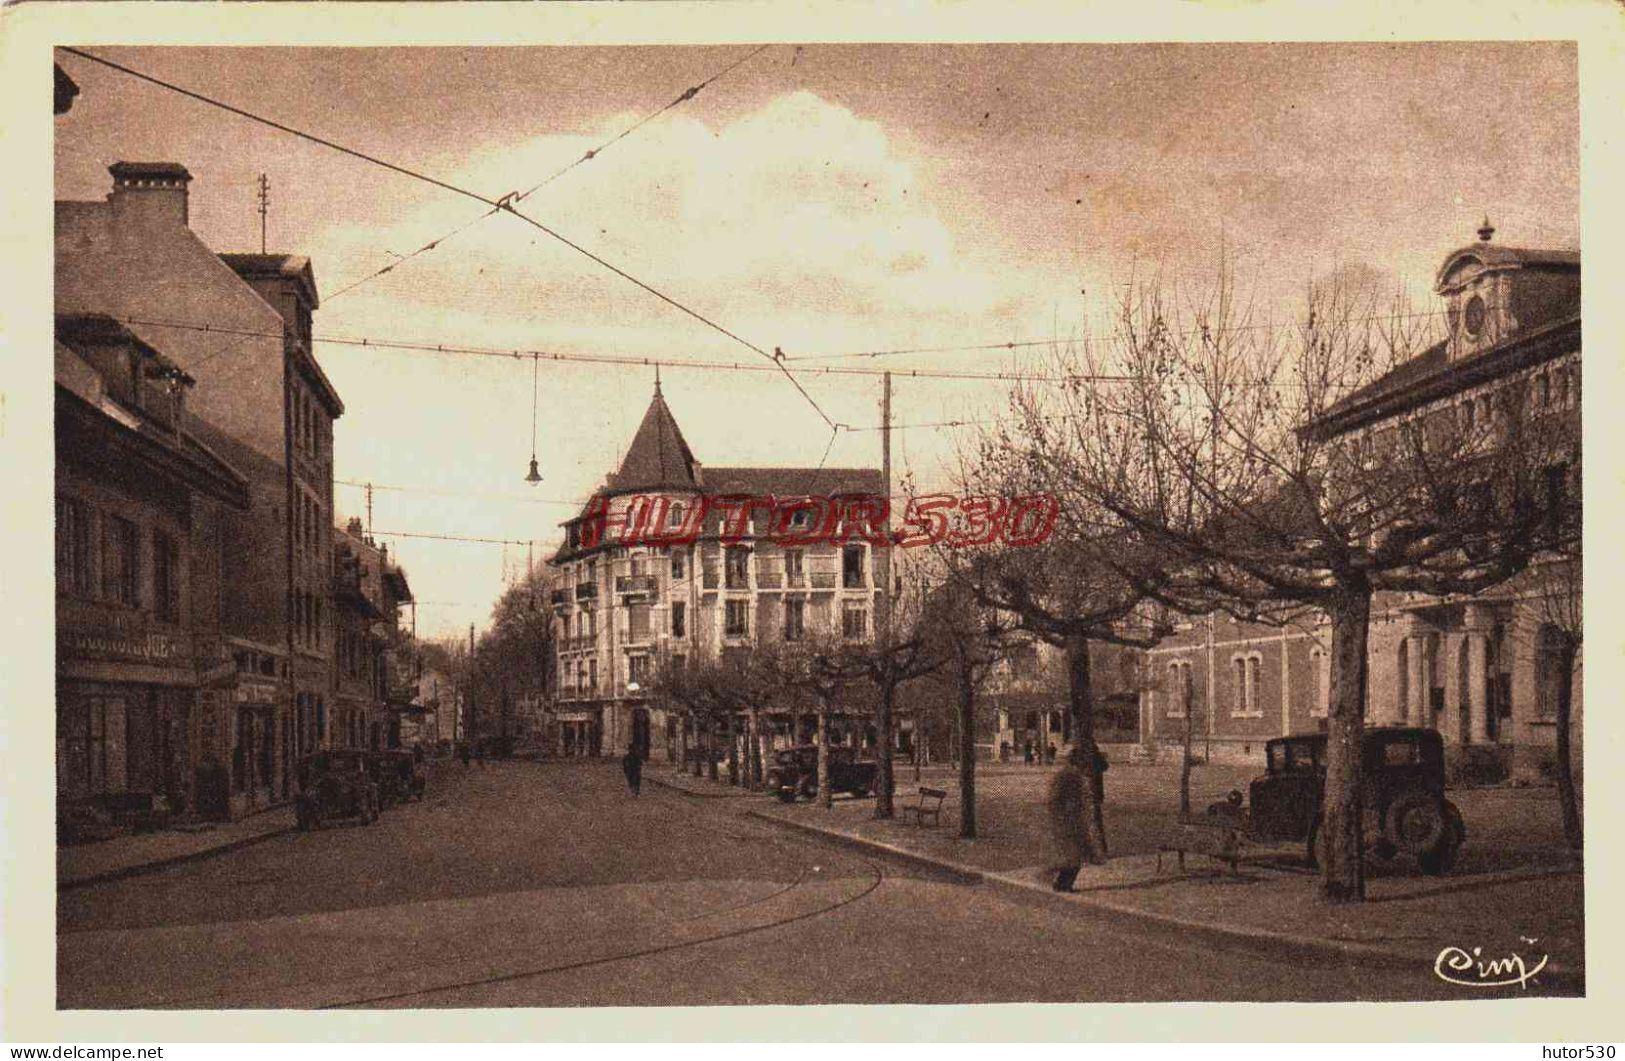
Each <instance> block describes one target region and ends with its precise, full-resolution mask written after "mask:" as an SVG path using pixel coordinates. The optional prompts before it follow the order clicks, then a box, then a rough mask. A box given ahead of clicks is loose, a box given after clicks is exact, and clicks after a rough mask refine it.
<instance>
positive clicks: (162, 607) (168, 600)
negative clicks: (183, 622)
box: [152, 530, 181, 623]
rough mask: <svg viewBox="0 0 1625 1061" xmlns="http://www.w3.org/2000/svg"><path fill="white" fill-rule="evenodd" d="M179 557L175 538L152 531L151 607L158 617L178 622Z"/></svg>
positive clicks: (179, 603)
mask: <svg viewBox="0 0 1625 1061" xmlns="http://www.w3.org/2000/svg"><path fill="white" fill-rule="evenodd" d="M180 568H181V557H180V551H179V550H178V549H177V548H176V547H175V539H174V538H172V537H170V536H169V535H167V534H165V533H164V532H163V531H157V530H155V531H153V532H152V607H153V611H155V612H157V613H158V618H160V619H164V620H167V621H169V622H172V623H173V622H178V621H179V620H180V617H181V570H180Z"/></svg>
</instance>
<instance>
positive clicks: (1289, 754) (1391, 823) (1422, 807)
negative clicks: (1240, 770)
mask: <svg viewBox="0 0 1625 1061" xmlns="http://www.w3.org/2000/svg"><path fill="white" fill-rule="evenodd" d="M1264 754H1265V758H1266V769H1267V772H1266V773H1265V774H1264V776H1262V777H1260V778H1258V779H1256V780H1254V781H1253V782H1252V784H1251V785H1249V786H1248V796H1247V804H1248V805H1247V806H1246V807H1243V806H1242V802H1241V794H1240V793H1239V792H1232V793H1231V794H1230V798H1229V799H1228V800H1227V801H1226V802H1223V803H1215V804H1213V805H1212V806H1211V807H1209V808H1208V815H1209V817H1210V818H1213V819H1218V820H1221V821H1222V820H1225V819H1235V820H1236V821H1237V824H1238V825H1239V826H1241V827H1242V829H1243V831H1244V833H1245V835H1246V836H1247V837H1248V838H1249V839H1251V840H1253V841H1255V842H1258V843H1280V842H1296V841H1302V842H1303V843H1304V848H1305V851H1306V853H1307V855H1308V858H1309V862H1310V864H1311V865H1315V866H1318V865H1319V864H1320V839H1321V838H1320V831H1321V829H1320V826H1321V801H1322V799H1323V797H1324V795H1325V788H1326V735H1325V734H1323V733H1316V734H1308V735H1304V736H1294V737H1279V738H1276V739H1275V740H1272V741H1269V742H1268V743H1266V744H1265V745H1264ZM1360 758H1361V762H1360V778H1361V780H1360V789H1361V792H1360V798H1361V803H1362V809H1363V815H1362V817H1363V819H1364V822H1365V834H1366V835H1365V846H1366V850H1367V852H1368V853H1369V854H1370V855H1371V856H1372V857H1374V858H1377V859H1379V860H1382V861H1387V860H1389V859H1393V858H1396V857H1397V856H1399V855H1400V854H1406V855H1411V856H1413V857H1415V858H1416V860H1417V862H1418V863H1419V864H1420V866H1421V868H1422V872H1424V873H1429V874H1438V873H1446V872H1448V871H1449V870H1450V868H1451V866H1453V865H1455V862H1456V855H1457V854H1458V853H1459V852H1460V850H1461V845H1462V844H1463V843H1464V842H1466V839H1467V827H1466V825H1465V824H1464V823H1463V822H1462V818H1461V812H1460V811H1459V810H1457V809H1456V805H1455V804H1454V803H1451V802H1450V801H1449V800H1448V799H1446V798H1445V794H1444V740H1443V738H1441V737H1440V736H1439V734H1438V732H1437V731H1435V730H1431V729H1416V728H1407V727H1382V728H1376V729H1368V730H1366V731H1365V736H1364V740H1363V742H1362V745H1361V756H1360Z"/></svg>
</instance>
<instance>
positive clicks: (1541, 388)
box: [1535, 372, 1552, 409]
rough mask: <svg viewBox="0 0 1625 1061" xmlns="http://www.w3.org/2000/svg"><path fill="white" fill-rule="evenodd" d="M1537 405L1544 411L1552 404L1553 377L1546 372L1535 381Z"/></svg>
mask: <svg viewBox="0 0 1625 1061" xmlns="http://www.w3.org/2000/svg"><path fill="white" fill-rule="evenodd" d="M1535 403H1536V404H1537V405H1539V406H1540V407H1541V408H1542V409H1545V408H1547V407H1548V406H1550V405H1551V404H1552V377H1551V376H1549V375H1548V374H1546V373H1544V372H1542V373H1541V374H1540V378H1539V379H1537V380H1536V381H1535Z"/></svg>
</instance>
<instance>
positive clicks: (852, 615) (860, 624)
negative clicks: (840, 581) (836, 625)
mask: <svg viewBox="0 0 1625 1061" xmlns="http://www.w3.org/2000/svg"><path fill="white" fill-rule="evenodd" d="M868 633H869V609H867V608H865V607H863V606H862V605H853V604H848V605H847V606H846V608H845V609H844V610H843V611H842V612H841V636H842V637H844V638H845V639H846V640H848V641H861V640H863V639H864V638H865V637H867V636H868Z"/></svg>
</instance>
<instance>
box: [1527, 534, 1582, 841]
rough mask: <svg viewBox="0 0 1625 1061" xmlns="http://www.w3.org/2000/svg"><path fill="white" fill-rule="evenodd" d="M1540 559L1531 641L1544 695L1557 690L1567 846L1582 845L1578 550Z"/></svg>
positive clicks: (1561, 799) (1556, 717) (1560, 780)
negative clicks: (1577, 763)
mask: <svg viewBox="0 0 1625 1061" xmlns="http://www.w3.org/2000/svg"><path fill="white" fill-rule="evenodd" d="M1568 552H1569V555H1564V556H1560V557H1558V558H1556V559H1554V560H1552V561H1551V562H1549V563H1546V564H1543V565H1541V566H1540V567H1539V568H1538V569H1537V570H1536V571H1535V572H1534V573H1533V574H1534V582H1535V587H1536V588H1535V593H1536V602H1537V613H1536V614H1537V617H1538V619H1539V620H1540V622H1539V626H1538V629H1537V631H1536V633H1535V643H1534V645H1533V648H1534V651H1535V658H1536V660H1537V666H1538V668H1539V673H1538V678H1537V681H1538V684H1539V687H1540V694H1541V695H1542V696H1546V695H1555V697H1556V701H1557V702H1556V704H1555V705H1554V707H1555V710H1554V719H1553V721H1554V722H1555V726H1554V729H1555V730H1556V734H1555V736H1554V741H1555V745H1556V747H1555V748H1554V749H1553V753H1554V756H1555V758H1556V763H1555V764H1554V772H1555V773H1556V775H1557V798H1558V803H1559V805H1560V806H1561V808H1562V813H1563V837H1564V839H1565V840H1566V841H1567V842H1568V846H1569V848H1570V850H1573V851H1579V850H1580V849H1581V848H1583V847H1584V846H1585V828H1584V825H1583V822H1582V819H1581V816H1580V796H1579V790H1578V788H1577V786H1576V785H1575V783H1574V751H1573V731H1574V689H1575V684H1576V683H1577V682H1578V681H1579V673H1580V658H1581V652H1582V650H1583V649H1584V647H1585V624H1584V615H1583V612H1584V607H1583V604H1584V598H1585V593H1584V582H1583V580H1582V574H1583V567H1584V565H1583V563H1582V558H1581V556H1580V553H1579V550H1578V549H1577V548H1576V549H1573V550H1572V551H1568Z"/></svg>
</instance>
